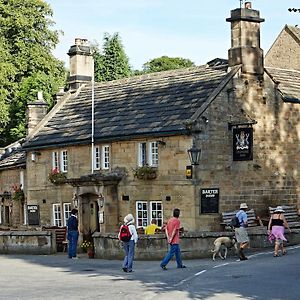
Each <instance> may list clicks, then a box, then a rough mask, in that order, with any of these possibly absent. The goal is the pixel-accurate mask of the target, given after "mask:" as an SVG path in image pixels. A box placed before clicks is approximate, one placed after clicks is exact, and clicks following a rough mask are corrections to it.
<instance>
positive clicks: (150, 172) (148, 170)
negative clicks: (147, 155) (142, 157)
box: [133, 165, 157, 180]
mask: <svg viewBox="0 0 300 300" xmlns="http://www.w3.org/2000/svg"><path fill="white" fill-rule="evenodd" d="M156 171H157V169H156V168H153V167H150V166H148V165H145V166H142V167H137V168H136V169H133V176H134V177H136V178H138V179H142V180H148V179H155V178H156Z"/></svg>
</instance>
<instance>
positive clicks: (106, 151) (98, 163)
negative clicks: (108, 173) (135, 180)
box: [94, 145, 110, 170]
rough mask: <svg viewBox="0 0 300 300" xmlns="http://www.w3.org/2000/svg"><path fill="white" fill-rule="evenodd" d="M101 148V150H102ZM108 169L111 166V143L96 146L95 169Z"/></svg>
mask: <svg viewBox="0 0 300 300" xmlns="http://www.w3.org/2000/svg"><path fill="white" fill-rule="evenodd" d="M100 149H101V152H100ZM100 167H101V169H103V170H108V169H109V168H110V147H109V145H103V146H101V147H100V146H96V147H95V148H94V169H95V170H100Z"/></svg>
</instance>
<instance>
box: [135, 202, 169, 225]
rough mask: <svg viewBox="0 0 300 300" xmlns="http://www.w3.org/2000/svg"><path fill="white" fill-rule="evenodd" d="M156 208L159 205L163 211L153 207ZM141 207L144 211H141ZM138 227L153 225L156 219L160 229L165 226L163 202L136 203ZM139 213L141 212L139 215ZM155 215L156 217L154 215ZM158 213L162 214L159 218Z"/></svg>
mask: <svg viewBox="0 0 300 300" xmlns="http://www.w3.org/2000/svg"><path fill="white" fill-rule="evenodd" d="M152 204H156V206H157V205H158V204H159V205H160V207H161V209H153V205H152ZM139 205H141V206H142V209H139ZM135 209H136V226H137V227H143V228H145V227H146V226H148V225H149V224H151V221H152V219H156V221H157V225H158V226H159V227H161V226H163V221H164V219H163V203H162V201H136V208H135ZM139 212H141V213H140V214H139ZM153 213H155V217H154V215H153ZM158 213H160V214H161V216H160V217H158ZM140 215H141V216H140Z"/></svg>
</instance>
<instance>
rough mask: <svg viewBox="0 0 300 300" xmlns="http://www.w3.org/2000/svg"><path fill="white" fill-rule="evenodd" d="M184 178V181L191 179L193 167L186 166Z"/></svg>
mask: <svg viewBox="0 0 300 300" xmlns="http://www.w3.org/2000/svg"><path fill="white" fill-rule="evenodd" d="M185 177H186V179H193V166H186V169H185Z"/></svg>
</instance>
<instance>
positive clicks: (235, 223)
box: [230, 216, 241, 228]
mask: <svg viewBox="0 0 300 300" xmlns="http://www.w3.org/2000/svg"><path fill="white" fill-rule="evenodd" d="M230 226H232V227H234V228H239V227H240V226H241V225H240V221H239V218H238V217H237V216H234V217H233V218H232V219H231V221H230Z"/></svg>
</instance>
